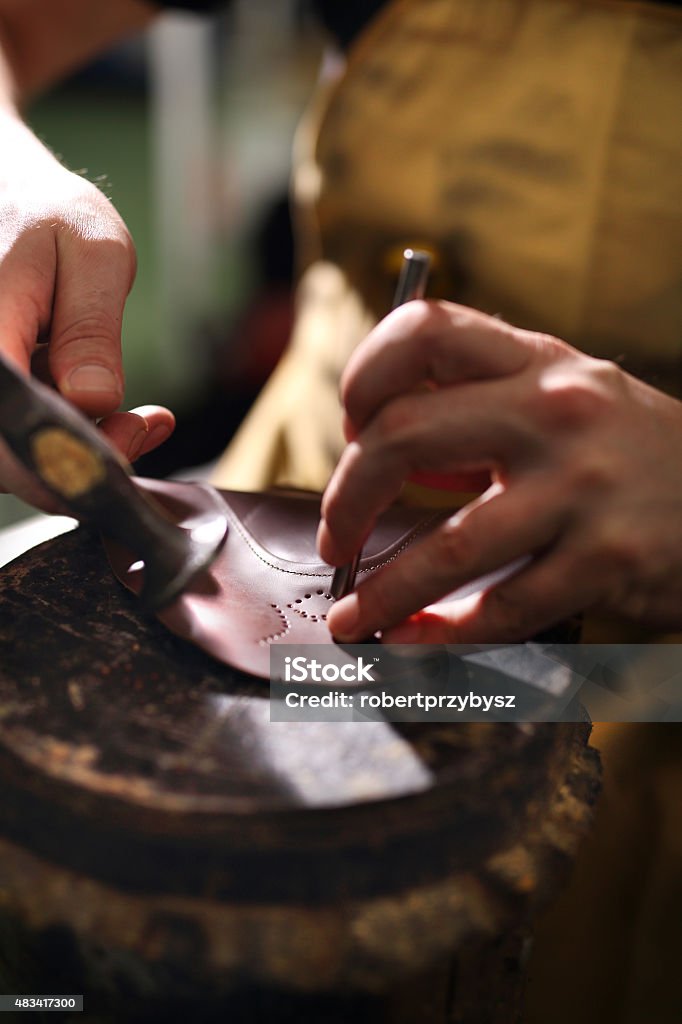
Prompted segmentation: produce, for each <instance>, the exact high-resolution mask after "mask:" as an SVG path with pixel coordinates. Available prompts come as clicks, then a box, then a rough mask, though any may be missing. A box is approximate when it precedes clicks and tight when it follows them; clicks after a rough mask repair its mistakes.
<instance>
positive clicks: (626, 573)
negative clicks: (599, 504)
mask: <svg viewBox="0 0 682 1024" xmlns="http://www.w3.org/2000/svg"><path fill="white" fill-rule="evenodd" d="M594 547H595V557H594V561H593V562H592V571H594V569H595V568H598V569H599V570H600V571H601V572H602V573H603V574H604V577H605V578H615V579H619V580H620V579H627V580H629V579H632V578H633V577H639V576H641V575H642V573H643V572H645V571H646V570H647V565H648V562H649V553H648V550H647V545H646V543H645V541H644V539H643V537H642V536H641V534H640V533H639V532H638V531H634V530H631V529H629V528H627V527H626V526H624V525H623V526H618V525H613V524H612V525H611V526H610V527H609V529H608V531H604V532H603V533H602V535H601V536H600V537H597V538H596V539H595V544H594Z"/></svg>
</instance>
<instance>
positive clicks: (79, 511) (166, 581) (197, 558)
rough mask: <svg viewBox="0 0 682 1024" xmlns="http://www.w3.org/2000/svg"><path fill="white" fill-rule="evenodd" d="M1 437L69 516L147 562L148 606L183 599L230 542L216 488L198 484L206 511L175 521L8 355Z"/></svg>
mask: <svg viewBox="0 0 682 1024" xmlns="http://www.w3.org/2000/svg"><path fill="white" fill-rule="evenodd" d="M0 437H2V438H3V439H4V440H5V442H6V443H7V445H8V446H9V448H10V449H11V450H12V452H13V453H14V454H15V456H16V457H17V458H18V459H19V461H20V462H21V463H23V465H24V466H25V467H26V468H27V469H28V470H29V471H30V472H31V473H33V474H34V475H35V476H37V478H38V479H39V481H40V482H41V484H43V486H44V487H46V488H47V490H49V491H50V492H51V493H52V494H54V495H55V496H56V497H57V498H58V499H59V501H60V502H61V504H62V505H63V506H64V507H65V508H66V509H67V511H68V513H69V514H70V515H72V516H74V517H75V518H76V519H78V520H80V521H81V522H83V523H87V524H89V525H90V526H94V527H96V528H97V529H98V530H99V531H100V532H101V533H103V534H104V535H105V536H107V537H110V538H111V539H112V540H115V541H117V542H119V543H120V544H122V545H124V546H125V547H126V548H128V549H129V550H130V551H132V552H133V553H134V554H135V555H137V556H138V557H139V558H140V559H141V560H143V561H144V584H143V587H142V591H141V594H140V600H141V602H142V604H143V606H144V607H145V608H146V609H147V610H149V611H152V610H154V609H156V608H160V607H163V606H164V605H166V604H169V603H170V602H171V601H172V600H173V599H174V598H175V597H177V596H178V594H180V593H181V592H182V591H183V590H184V589H185V587H187V585H188V584H189V583H190V582H191V581H192V579H193V578H194V577H195V576H196V575H197V574H198V573H199V572H201V571H202V570H203V569H206V568H207V567H208V566H209V565H210V564H211V563H212V562H213V560H214V558H215V557H216V555H217V554H218V552H219V551H220V549H221V547H222V545H223V543H224V541H225V538H226V536H227V523H228V520H227V515H226V512H225V507H224V505H223V502H222V500H221V498H220V496H219V495H218V494H217V492H216V491H214V490H213V488H212V487H207V486H204V485H200V484H198V485H196V486H198V487H201V490H202V502H201V504H202V513H203V514H202V515H201V516H199V517H198V518H196V519H195V520H194V522H193V526H192V528H191V529H184V528H182V527H180V526H176V525H175V524H174V523H173V522H171V521H170V519H168V518H167V516H166V513H165V512H164V511H163V509H162V508H161V507H160V506H159V505H157V504H156V502H154V501H153V500H152V499H150V498H149V497H147V496H146V495H145V494H144V493H143V492H142V490H141V488H140V487H138V486H137V485H136V484H135V482H134V481H133V480H132V478H131V476H130V467H129V466H128V464H127V463H126V462H125V461H124V460H123V459H122V458H121V457H120V456H118V455H117V454H116V453H115V452H114V450H113V448H111V446H110V445H109V444H108V443H107V442H106V441H105V440H104V438H103V437H102V436H101V435H100V433H99V432H98V431H97V429H96V428H95V427H94V426H93V425H92V424H91V423H90V422H89V420H87V419H86V417H85V416H84V415H83V414H82V413H80V412H79V411H78V410H77V409H75V408H74V407H73V406H72V405H70V404H69V403H68V402H67V401H66V400H65V399H64V398H62V397H61V396H60V395H58V394H57V393H56V392H55V391H52V390H51V389H50V388H47V387H45V385H43V384H41V383H40V382H39V381H37V380H36V379H35V378H33V377H30V378H29V377H25V376H24V375H23V374H21V373H19V371H18V370H16V369H15V368H14V367H13V366H12V365H11V364H10V363H9V362H8V361H7V360H6V359H5V358H4V357H3V356H1V355H0Z"/></svg>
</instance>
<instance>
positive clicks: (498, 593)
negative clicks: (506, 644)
mask: <svg viewBox="0 0 682 1024" xmlns="http://www.w3.org/2000/svg"><path fill="white" fill-rule="evenodd" d="M481 610H482V611H483V612H484V614H485V616H486V618H489V619H490V621H492V622H495V623H496V624H497V625H498V627H499V628H500V629H501V630H502V631H503V634H504V637H513V638H516V639H523V638H526V637H528V636H530V635H531V633H532V632H533V631H534V628H535V616H534V613H533V609H532V608H531V607H530V606H529V604H528V602H527V601H526V600H524V599H522V598H521V596H520V595H518V594H516V593H515V592H514V591H513V590H512V589H511V588H510V587H505V586H500V587H493V588H492V589H491V590H489V591H487V593H486V594H485V595H484V597H483V598H482V600H481Z"/></svg>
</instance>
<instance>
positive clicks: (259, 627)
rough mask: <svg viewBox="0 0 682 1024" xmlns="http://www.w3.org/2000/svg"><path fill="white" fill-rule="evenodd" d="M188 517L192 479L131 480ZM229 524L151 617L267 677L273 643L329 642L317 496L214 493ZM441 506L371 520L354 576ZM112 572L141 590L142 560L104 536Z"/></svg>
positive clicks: (417, 531)
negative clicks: (187, 582)
mask: <svg viewBox="0 0 682 1024" xmlns="http://www.w3.org/2000/svg"><path fill="white" fill-rule="evenodd" d="M138 483H139V484H140V485H142V486H143V487H144V488H145V489H146V490H148V491H149V492H150V493H151V494H152V495H153V496H154V498H156V499H157V501H159V502H160V503H161V504H162V505H163V506H164V508H165V509H166V510H167V511H168V513H169V515H170V516H171V518H172V519H173V520H174V521H175V522H177V523H178V524H180V525H182V526H188V525H190V523H191V520H192V518H193V517H194V516H197V515H201V513H202V511H203V508H202V502H203V500H205V499H204V496H203V492H202V489H201V488H199V487H195V486H194V485H193V484H186V483H170V482H164V481H152V480H138ZM220 493H221V495H222V497H223V499H224V501H225V505H226V508H227V512H228V516H229V520H230V525H229V529H228V535H227V541H226V543H225V546H224V548H223V550H222V551H221V553H220V554H219V556H218V558H217V559H216V560H215V562H214V563H213V565H212V566H211V569H210V571H209V572H207V573H204V574H203V575H202V576H200V577H198V578H197V579H196V580H195V581H194V583H193V584H192V585H191V586H190V587H189V588H188V589H187V590H186V591H185V592H184V593H183V594H182V595H181V597H180V598H178V599H177V600H176V601H175V602H173V604H171V605H169V606H168V607H166V608H164V609H162V610H161V611H160V612H159V613H158V618H159V619H160V620H161V622H163V623H164V624H165V625H166V626H167V627H168V628H169V629H170V630H172V632H174V633H177V634H178V635H179V636H182V637H184V638H185V639H187V640H190V641H191V642H192V643H194V644H196V645H197V646H199V647H202V648H203V649H204V650H205V651H207V652H208V653H209V654H211V655H213V657H215V658H218V659H219V660H220V661H223V662H225V663H226V664H227V665H230V666H232V667H233V668H237V669H241V670H242V671H244V672H249V673H251V674H252V675H255V676H261V677H262V678H265V679H267V678H269V675H270V647H271V646H272V645H273V644H289V643H295V644H330V643H333V640H332V637H331V634H330V633H329V630H328V629H327V625H326V618H327V612H328V610H329V607H330V604H331V603H332V600H333V599H332V597H331V595H330V594H329V586H330V584H331V580H332V575H333V570H332V568H331V567H330V566H328V565H327V564H326V563H325V562H322V561H321V560H320V556H319V555H318V553H317V549H316V546H315V536H316V532H317V525H318V522H319V518H320V495H317V494H315V495H311V494H308V493H302V492H283V491H275V492H270V493H264V494H247V493H243V492H237V491H221V492H220ZM446 515H447V512H444V511H443V510H442V509H439V510H438V511H435V512H425V510H424V509H414V508H403V507H395V508H392V509H390V510H389V511H388V512H386V513H385V514H384V515H383V516H382V517H381V518H380V520H379V521H378V523H377V525H376V527H375V529H374V531H373V532H372V534H371V536H370V537H369V538H368V540H367V542H366V544H365V546H364V549H363V557H362V560H361V562H360V569H359V579H360V580H361V579H362V577H363V575H364V574H366V573H372V572H374V571H375V570H376V569H378V568H379V567H380V566H381V565H384V564H385V563H386V562H388V561H390V560H391V559H392V558H394V557H395V556H396V555H397V554H398V553H399V552H400V551H401V550H402V549H403V548H404V547H406V546H407V545H409V544H411V543H413V541H414V540H415V539H416V538H417V537H419V536H421V535H422V534H424V533H426V532H428V531H429V530H430V529H432V528H433V526H435V525H436V523H438V522H440V521H441V520H442V519H443V518H444V517H445V516H446ZM105 547H106V550H107V555H108V557H109V561H110V563H111V566H112V568H113V570H114V573H115V575H116V576H117V578H118V579H119V580H120V581H121V582H122V583H123V584H125V586H126V587H128V588H129V589H130V590H132V591H134V592H137V591H139V589H140V587H141V583H142V578H143V573H144V570H143V567H142V566H141V563H139V562H138V561H137V559H136V558H135V556H133V555H131V554H130V553H129V552H126V551H125V550H124V549H122V548H121V547H119V546H118V545H116V544H114V543H113V542H111V541H105Z"/></svg>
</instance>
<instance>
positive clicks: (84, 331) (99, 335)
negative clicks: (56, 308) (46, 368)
mask: <svg viewBox="0 0 682 1024" xmlns="http://www.w3.org/2000/svg"><path fill="white" fill-rule="evenodd" d="M120 331H121V320H120V317H118V316H116V315H115V314H112V313H109V312H107V310H105V309H103V308H101V309H96V308H93V309H91V310H88V311H87V312H84V313H81V314H80V315H79V316H77V317H75V318H74V319H73V320H71V322H70V323H69V324H68V325H66V326H65V327H64V328H63V329H62V330H61V331H60V334H59V338H55V339H53V343H54V344H55V347H56V348H58V350H59V354H60V355H61V356H63V355H64V353H65V352H68V350H69V348H70V347H71V346H72V345H78V351H79V358H80V357H81V356H82V354H83V342H88V343H92V345H93V348H94V347H96V348H98V349H100V350H101V348H102V347H105V348H107V347H111V346H112V345H113V344H118V339H119V336H120Z"/></svg>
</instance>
